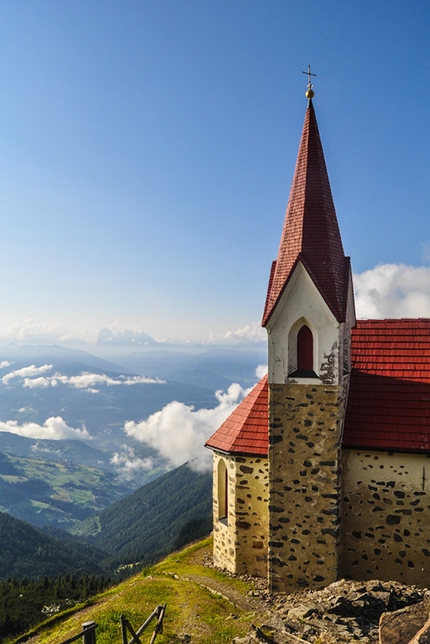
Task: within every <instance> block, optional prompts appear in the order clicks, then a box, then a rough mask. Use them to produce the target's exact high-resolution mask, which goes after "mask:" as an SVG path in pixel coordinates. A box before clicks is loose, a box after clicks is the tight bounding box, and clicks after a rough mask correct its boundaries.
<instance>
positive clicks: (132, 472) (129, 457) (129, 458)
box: [110, 445, 154, 481]
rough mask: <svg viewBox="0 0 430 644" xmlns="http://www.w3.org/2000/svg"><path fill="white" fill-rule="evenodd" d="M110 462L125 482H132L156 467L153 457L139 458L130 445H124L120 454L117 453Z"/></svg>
mask: <svg viewBox="0 0 430 644" xmlns="http://www.w3.org/2000/svg"><path fill="white" fill-rule="evenodd" d="M110 462H111V464H112V465H113V466H114V468H115V471H116V473H117V474H118V476H119V477H120V478H121V479H123V480H124V481H132V480H133V479H135V478H136V476H138V475H139V474H140V473H141V472H148V471H149V470H152V469H153V467H154V461H153V459H152V458H151V457H148V458H139V457H138V456H136V454H135V452H134V449H133V448H132V447H129V446H128V445H123V446H122V448H121V451H120V452H115V453H114V455H113V456H112V458H111V459H110Z"/></svg>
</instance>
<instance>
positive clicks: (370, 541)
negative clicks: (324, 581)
mask: <svg viewBox="0 0 430 644" xmlns="http://www.w3.org/2000/svg"><path fill="white" fill-rule="evenodd" d="M342 460H343V508H342V575H343V576H350V577H352V578H353V579H357V580H363V579H381V580H385V581H388V580H395V581H401V582H404V583H406V584H417V585H420V586H422V587H428V586H430V520H429V512H430V481H429V479H430V457H429V456H426V455H424V454H397V453H387V452H376V451H367V450H366V451H360V450H353V449H349V450H344V451H343V454H342ZM423 569H424V570H423Z"/></svg>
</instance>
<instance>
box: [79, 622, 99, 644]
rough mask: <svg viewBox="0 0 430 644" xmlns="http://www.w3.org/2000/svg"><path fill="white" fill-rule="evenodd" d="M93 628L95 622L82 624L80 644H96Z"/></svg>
mask: <svg viewBox="0 0 430 644" xmlns="http://www.w3.org/2000/svg"><path fill="white" fill-rule="evenodd" d="M95 626H96V623H95V622H84V623H83V624H82V642H83V644H96V629H95ZM86 631H87V632H86Z"/></svg>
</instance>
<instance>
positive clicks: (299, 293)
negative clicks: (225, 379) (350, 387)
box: [266, 262, 353, 384]
mask: <svg viewBox="0 0 430 644" xmlns="http://www.w3.org/2000/svg"><path fill="white" fill-rule="evenodd" d="M351 317H353V314H352V316H351ZM303 324H306V325H307V326H308V327H309V328H310V330H311V331H312V335H313V345H314V361H313V362H314V371H315V373H316V375H317V376H318V377H317V378H300V379H297V382H298V383H302V384H309V383H312V384H339V383H340V381H341V379H342V377H343V371H344V367H343V366H342V368H339V365H343V363H344V361H343V351H344V348H345V347H346V346H347V345H346V344H345V342H344V336H345V334H346V333H347V335H348V336H349V328H350V327H349V325H348V323H347V324H346V325H345V324H339V322H338V321H337V320H336V318H335V317H334V315H333V313H332V312H331V310H330V308H329V307H328V306H327V304H326V302H325V301H324V299H323V297H322V296H321V294H320V292H319V291H318V289H317V287H316V286H315V284H314V282H313V280H312V278H311V277H310V276H309V274H308V272H307V271H306V269H305V267H304V266H303V264H302V263H301V262H299V263H298V264H297V266H296V268H295V270H294V273H293V275H292V276H291V278H290V280H289V282H288V284H287V286H286V288H285V291H284V292H283V294H282V296H281V299H280V301H279V302H278V304H277V306H276V308H275V310H274V311H273V313H272V315H271V318H270V320H269V322H268V324H267V326H266V329H267V332H268V345H269V346H268V357H269V360H268V362H269V369H268V377H269V382H270V383H273V384H275V383H276V384H283V383H285V382H291V381H295V379H294V378H293V379H292V380H291V379H290V378H289V374H291V373H293V372H294V371H295V369H296V368H297V333H298V331H299V330H300V328H301V327H302V326H303ZM345 327H347V328H345ZM348 360H349V357H348Z"/></svg>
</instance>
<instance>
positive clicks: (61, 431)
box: [0, 416, 91, 440]
mask: <svg viewBox="0 0 430 644" xmlns="http://www.w3.org/2000/svg"><path fill="white" fill-rule="evenodd" d="M0 432H10V433H11V434H17V435H18V436H25V437H26V438H48V439H51V440H61V439H64V438H74V439H78V440H85V439H86V440H88V439H90V438H91V436H90V434H89V433H88V431H87V429H86V427H85V426H84V427H82V428H81V429H76V428H74V427H70V426H69V425H68V424H67V423H66V421H65V420H63V419H62V418H61V416H51V418H48V419H47V420H45V422H44V423H43V425H38V424H37V423H23V424H22V425H20V424H19V423H18V421H17V420H6V421H0Z"/></svg>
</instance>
